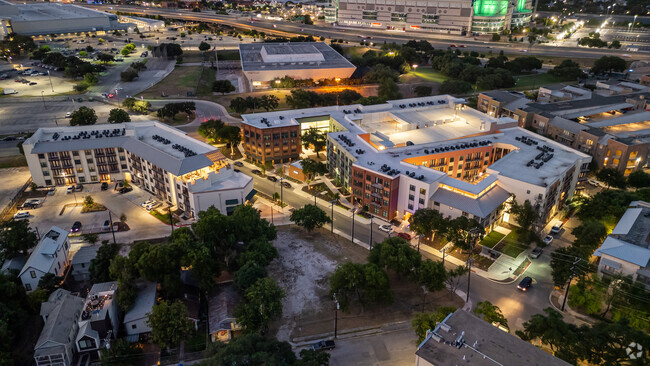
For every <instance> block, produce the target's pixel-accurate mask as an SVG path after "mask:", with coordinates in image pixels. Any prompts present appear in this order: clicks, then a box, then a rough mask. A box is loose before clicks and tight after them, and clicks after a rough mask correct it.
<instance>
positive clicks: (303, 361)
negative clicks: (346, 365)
mask: <svg viewBox="0 0 650 366" xmlns="http://www.w3.org/2000/svg"><path fill="white" fill-rule="evenodd" d="M329 364H330V354H329V353H327V352H322V351H315V350H313V349H303V350H301V351H300V360H298V362H297V363H296V365H299V366H327V365H329Z"/></svg>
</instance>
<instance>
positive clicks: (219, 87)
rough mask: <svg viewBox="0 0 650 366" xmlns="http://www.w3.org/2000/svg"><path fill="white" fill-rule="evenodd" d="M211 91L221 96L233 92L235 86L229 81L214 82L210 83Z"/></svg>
mask: <svg viewBox="0 0 650 366" xmlns="http://www.w3.org/2000/svg"><path fill="white" fill-rule="evenodd" d="M212 91H213V92H217V93H221V94H222V95H224V94H226V93H230V92H234V91H235V86H234V85H232V83H231V82H230V80H216V81H215V82H213V83H212Z"/></svg>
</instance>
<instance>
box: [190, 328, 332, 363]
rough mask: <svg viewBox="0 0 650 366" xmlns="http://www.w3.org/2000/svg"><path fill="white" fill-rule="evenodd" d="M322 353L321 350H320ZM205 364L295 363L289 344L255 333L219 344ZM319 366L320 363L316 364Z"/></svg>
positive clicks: (294, 356) (294, 355)
mask: <svg viewBox="0 0 650 366" xmlns="http://www.w3.org/2000/svg"><path fill="white" fill-rule="evenodd" d="M321 353H323V352H321ZM202 364H205V366H220V365H287V366H291V365H295V364H296V354H295V353H293V350H292V349H291V345H290V344H289V343H287V342H280V341H278V340H276V339H269V338H265V337H263V336H261V335H259V334H256V333H249V334H242V335H241V336H239V337H236V338H234V339H232V340H231V341H230V342H228V343H227V344H223V345H219V347H217V352H216V354H215V355H214V356H213V357H212V358H209V359H207V360H206V361H205V363H202ZM318 366H321V364H318Z"/></svg>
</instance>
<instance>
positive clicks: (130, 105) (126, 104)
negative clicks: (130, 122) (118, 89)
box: [122, 97, 136, 109]
mask: <svg viewBox="0 0 650 366" xmlns="http://www.w3.org/2000/svg"><path fill="white" fill-rule="evenodd" d="M135 102H136V99H135V98H133V97H128V98H124V100H123V101H122V106H123V107H125V108H128V109H133V106H134V105H135Z"/></svg>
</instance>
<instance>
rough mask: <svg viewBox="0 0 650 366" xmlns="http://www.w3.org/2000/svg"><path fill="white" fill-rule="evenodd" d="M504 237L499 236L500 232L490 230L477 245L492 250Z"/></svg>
mask: <svg viewBox="0 0 650 366" xmlns="http://www.w3.org/2000/svg"><path fill="white" fill-rule="evenodd" d="M504 236H505V235H503V234H501V233H500V232H498V231H494V230H492V231H491V232H490V233H489V234H487V235H486V236H485V237H484V238H483V240H481V242H480V243H479V244H481V245H482V246H484V247H487V248H490V249H492V248H494V246H495V245H497V243H498V242H499V241H501V239H503V237H504Z"/></svg>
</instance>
